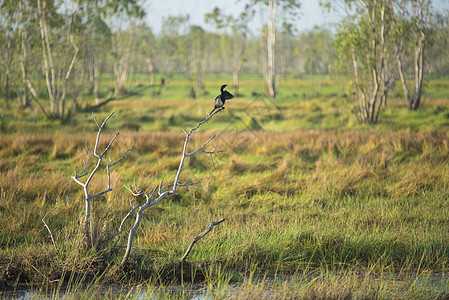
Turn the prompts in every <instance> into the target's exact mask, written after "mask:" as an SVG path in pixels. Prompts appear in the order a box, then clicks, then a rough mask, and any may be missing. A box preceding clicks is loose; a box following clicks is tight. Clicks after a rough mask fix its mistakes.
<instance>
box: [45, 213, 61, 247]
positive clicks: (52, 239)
mask: <svg viewBox="0 0 449 300" xmlns="http://www.w3.org/2000/svg"><path fill="white" fill-rule="evenodd" d="M55 209H56V207H53V208H52V209H51V210H50V211H49V212H48V213H46V214H45V216H44V217H43V218H42V222H44V226H45V228H47V230H48V232H49V233H50V237H51V241H52V242H53V246H54V247H55V250H58V248H57V247H56V243H55V239H54V238H53V233H52V232H51V230H50V227H48V225H47V222H46V220H47V216H48V214H49V213H51V212H52V211H54V210H55Z"/></svg>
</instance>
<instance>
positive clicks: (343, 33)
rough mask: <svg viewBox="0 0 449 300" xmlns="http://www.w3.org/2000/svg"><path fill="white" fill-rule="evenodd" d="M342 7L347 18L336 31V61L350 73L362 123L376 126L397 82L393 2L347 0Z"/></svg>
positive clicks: (384, 0)
mask: <svg viewBox="0 0 449 300" xmlns="http://www.w3.org/2000/svg"><path fill="white" fill-rule="evenodd" d="M343 4H344V5H345V6H346V8H347V11H348V16H347V17H346V18H345V19H344V20H343V21H342V22H341V23H340V24H339V28H338V31H337V37H336V41H335V47H336V50H337V55H338V58H337V61H338V62H339V63H340V67H342V68H343V69H344V70H346V71H348V73H349V74H351V78H352V80H351V88H352V91H353V94H354V96H355V98H356V104H355V109H356V113H357V117H358V119H359V121H361V122H366V123H372V124H375V123H377V121H378V118H379V112H380V109H381V107H382V106H385V105H387V98H388V94H389V93H390V92H391V91H392V90H393V88H394V85H395V82H396V80H395V79H396V76H395V71H396V67H395V61H396V59H397V52H396V51H395V50H394V39H393V34H392V30H393V29H392V26H393V25H394V14H393V7H392V1H390V0H360V1H358V0H357V1H356V0H344V1H343Z"/></svg>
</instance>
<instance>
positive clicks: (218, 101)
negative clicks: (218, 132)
mask: <svg viewBox="0 0 449 300" xmlns="http://www.w3.org/2000/svg"><path fill="white" fill-rule="evenodd" d="M227 86H228V85H227V84H223V85H222V86H221V88H220V92H221V94H220V95H218V96H217V97H215V105H214V109H213V110H212V111H211V112H210V113H209V114H210V115H211V114H212V113H213V112H214V111H215V110H216V109H218V108H222V107H223V108H224V105H225V102H226V100H229V99H232V98H234V95H233V94H231V93H230V92H228V91H224V88H225V87H227Z"/></svg>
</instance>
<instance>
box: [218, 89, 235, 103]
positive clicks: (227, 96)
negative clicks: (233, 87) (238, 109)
mask: <svg viewBox="0 0 449 300" xmlns="http://www.w3.org/2000/svg"><path fill="white" fill-rule="evenodd" d="M221 96H222V97H223V98H224V100H225V101H226V100H229V99H232V98H234V95H233V94H231V93H230V92H228V91H223V93H222V94H221Z"/></svg>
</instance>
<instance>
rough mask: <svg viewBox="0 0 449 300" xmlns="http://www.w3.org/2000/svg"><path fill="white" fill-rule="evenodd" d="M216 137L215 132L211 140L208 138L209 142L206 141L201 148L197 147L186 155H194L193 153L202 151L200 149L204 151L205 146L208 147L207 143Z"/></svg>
mask: <svg viewBox="0 0 449 300" xmlns="http://www.w3.org/2000/svg"><path fill="white" fill-rule="evenodd" d="M214 138H215V134H214V135H213V136H212V137H211V138H210V139H209V140H207V142H205V143H204V144H203V145H202V146H201V147H199V148H198V149H196V150H195V151H193V152H190V153H186V156H190V155H193V154H195V153H197V152H198V151H200V150H201V151H203V149H204V147H206V146H207V144H209V143H210V142H211V141H212V140H213V139H214Z"/></svg>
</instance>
